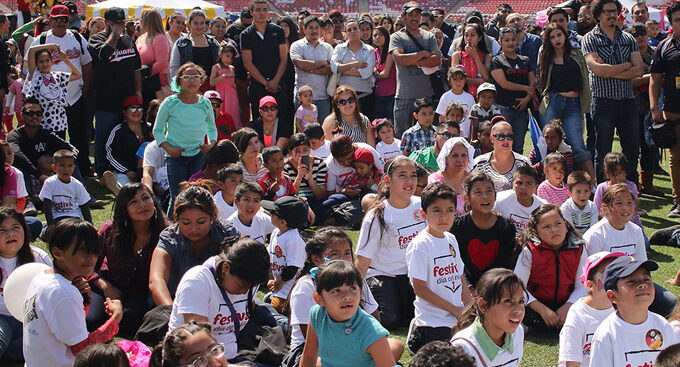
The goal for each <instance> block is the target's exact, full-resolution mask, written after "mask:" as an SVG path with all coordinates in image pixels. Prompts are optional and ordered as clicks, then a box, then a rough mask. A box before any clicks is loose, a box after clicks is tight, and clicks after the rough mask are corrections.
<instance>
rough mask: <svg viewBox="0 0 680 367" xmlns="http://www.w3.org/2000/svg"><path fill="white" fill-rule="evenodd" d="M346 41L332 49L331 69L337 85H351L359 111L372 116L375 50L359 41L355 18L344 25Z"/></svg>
mask: <svg viewBox="0 0 680 367" xmlns="http://www.w3.org/2000/svg"><path fill="white" fill-rule="evenodd" d="M345 29H346V31H347V41H346V42H344V43H341V44H339V45H338V46H337V47H335V49H334V50H333V56H332V57H331V70H333V74H336V75H338V85H347V86H350V87H352V89H354V91H355V92H356V93H357V95H358V98H359V100H358V101H357V102H360V103H359V106H360V107H361V113H363V114H364V115H366V116H368V118H369V120H370V119H371V117H372V116H373V106H374V103H375V94H373V84H374V83H375V78H374V76H373V67H374V66H375V52H374V51H373V47H372V46H370V45H367V44H365V43H364V42H362V41H361V29H360V28H359V23H358V22H357V21H356V20H350V21H348V22H347V25H346V27H345Z"/></svg>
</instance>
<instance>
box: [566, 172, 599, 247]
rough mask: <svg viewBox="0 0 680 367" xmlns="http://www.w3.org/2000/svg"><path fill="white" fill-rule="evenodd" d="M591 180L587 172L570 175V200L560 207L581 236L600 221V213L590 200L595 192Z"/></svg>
mask: <svg viewBox="0 0 680 367" xmlns="http://www.w3.org/2000/svg"><path fill="white" fill-rule="evenodd" d="M590 180H591V177H590V175H589V174H588V172H586V171H574V172H572V173H570V174H569V176H568V177H567V189H568V193H569V199H567V201H565V202H564V204H562V206H560V210H562V214H563V215H564V219H566V220H567V222H569V223H571V224H572V225H573V226H574V228H576V230H577V231H579V233H581V235H583V234H584V233H586V231H587V230H588V229H589V228H590V227H592V226H593V225H595V223H597V221H598V220H600V218H599V212H600V211H599V210H598V209H597V206H595V203H593V202H592V201H591V200H590V194H591V193H592V192H593V189H592V186H590Z"/></svg>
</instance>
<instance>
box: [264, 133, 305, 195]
mask: <svg viewBox="0 0 680 367" xmlns="http://www.w3.org/2000/svg"><path fill="white" fill-rule="evenodd" d="M262 162H263V163H264V166H265V167H267V169H268V170H269V172H267V173H266V174H265V175H264V177H262V178H261V179H260V181H258V183H259V184H260V186H261V187H262V191H263V192H264V197H265V198H266V199H267V200H277V199H279V198H282V197H284V196H289V195H295V194H296V193H297V190H296V189H295V186H296V185H297V186H300V181H301V180H302V178H303V177H302V175H298V176H297V177H296V178H295V182H293V180H291V179H290V177H288V176H287V175H285V174H284V173H283V167H284V166H285V161H284V157H283V150H281V148H279V147H277V146H271V147H266V148H264V150H263V151H262Z"/></svg>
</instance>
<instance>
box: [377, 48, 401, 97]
mask: <svg viewBox="0 0 680 367" xmlns="http://www.w3.org/2000/svg"><path fill="white" fill-rule="evenodd" d="M390 56H391V54H387V57H390ZM386 62H387V61H386V60H380V50H378V49H377V48H376V49H375V68H376V70H377V71H378V72H381V71H383V70H385V63H386ZM396 93H397V67H396V66H395V65H394V64H392V69H390V74H389V75H388V76H387V78H385V79H379V80H376V82H375V95H376V96H383V97H384V96H393V95H395V94H396Z"/></svg>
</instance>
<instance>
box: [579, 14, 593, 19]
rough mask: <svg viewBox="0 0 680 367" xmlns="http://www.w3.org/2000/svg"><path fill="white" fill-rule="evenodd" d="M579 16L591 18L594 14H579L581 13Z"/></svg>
mask: <svg viewBox="0 0 680 367" xmlns="http://www.w3.org/2000/svg"><path fill="white" fill-rule="evenodd" d="M578 17H579V18H586V19H590V18H592V17H593V16H592V15H590V14H579V15H578Z"/></svg>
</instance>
